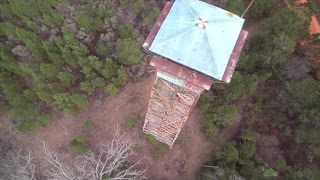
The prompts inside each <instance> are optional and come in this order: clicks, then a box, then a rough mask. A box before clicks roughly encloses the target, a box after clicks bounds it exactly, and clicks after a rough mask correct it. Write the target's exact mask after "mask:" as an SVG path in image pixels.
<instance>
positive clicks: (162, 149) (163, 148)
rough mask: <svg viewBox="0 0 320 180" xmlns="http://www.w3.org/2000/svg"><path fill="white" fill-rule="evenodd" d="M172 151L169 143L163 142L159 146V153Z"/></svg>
mask: <svg viewBox="0 0 320 180" xmlns="http://www.w3.org/2000/svg"><path fill="white" fill-rule="evenodd" d="M169 151H170V147H169V146H168V145H167V144H163V143H161V145H160V147H159V151H158V152H159V154H164V153H167V152H169Z"/></svg>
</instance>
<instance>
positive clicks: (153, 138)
mask: <svg viewBox="0 0 320 180" xmlns="http://www.w3.org/2000/svg"><path fill="white" fill-rule="evenodd" d="M146 138H147V140H148V141H149V142H151V143H155V142H157V139H156V138H155V137H154V136H153V135H151V134H146Z"/></svg>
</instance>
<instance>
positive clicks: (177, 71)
mask: <svg viewBox="0 0 320 180" xmlns="http://www.w3.org/2000/svg"><path fill="white" fill-rule="evenodd" d="M149 64H150V65H151V66H153V67H155V68H157V69H160V70H162V71H164V72H166V73H168V74H170V75H173V76H176V77H178V78H181V79H183V80H185V81H186V82H188V83H191V84H194V85H196V86H199V87H201V88H203V89H205V90H210V88H211V86H212V83H213V79H212V78H210V77H208V76H206V75H204V74H202V73H200V72H197V71H195V70H192V69H190V68H188V67H186V66H183V65H180V64H177V63H175V62H172V61H170V60H169V59H167V58H164V57H162V56H158V55H153V56H152V58H151V60H150V63H149Z"/></svg>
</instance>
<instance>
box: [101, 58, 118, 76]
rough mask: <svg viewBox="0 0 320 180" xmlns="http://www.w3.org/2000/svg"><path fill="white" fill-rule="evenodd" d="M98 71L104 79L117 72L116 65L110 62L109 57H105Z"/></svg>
mask: <svg viewBox="0 0 320 180" xmlns="http://www.w3.org/2000/svg"><path fill="white" fill-rule="evenodd" d="M100 73H101V74H102V76H103V77H104V78H106V80H109V78H111V77H112V76H114V75H116V74H117V66H116V65H114V64H113V63H112V60H111V59H109V58H106V61H105V63H104V68H103V69H102V71H101V72H100Z"/></svg>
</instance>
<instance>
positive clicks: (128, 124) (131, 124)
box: [126, 119, 136, 128]
mask: <svg viewBox="0 0 320 180" xmlns="http://www.w3.org/2000/svg"><path fill="white" fill-rule="evenodd" d="M135 126H136V121H135V120H134V119H128V120H127V122H126V127H127V128H134V127H135Z"/></svg>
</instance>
